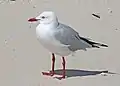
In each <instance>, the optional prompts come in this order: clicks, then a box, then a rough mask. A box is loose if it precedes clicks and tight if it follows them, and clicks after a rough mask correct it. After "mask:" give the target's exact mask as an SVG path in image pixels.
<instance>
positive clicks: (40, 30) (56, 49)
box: [28, 11, 108, 79]
mask: <svg viewBox="0 0 120 86" xmlns="http://www.w3.org/2000/svg"><path fill="white" fill-rule="evenodd" d="M28 21H29V22H38V23H39V25H38V26H37V27H36V36H37V39H38V40H39V42H40V43H41V44H42V45H43V46H44V47H45V48H47V49H48V50H49V51H50V52H51V53H52V68H51V71H49V72H42V74H43V75H48V76H53V75H55V70H54V65H55V54H56V55H59V56H61V57H62V61H63V62H62V66H63V70H62V74H61V76H60V77H58V78H59V79H64V78H65V73H66V71H65V66H66V62H65V58H64V57H65V56H68V55H70V54H72V53H73V52H75V51H77V50H84V51H86V50H87V49H88V48H100V47H108V46H107V45H106V44H102V43H98V42H94V41H91V39H88V38H85V37H82V36H80V35H79V33H78V32H77V31H75V30H74V29H73V28H72V27H70V26H68V25H65V24H62V23H60V22H59V21H58V18H57V16H56V14H55V13H54V12H52V11H44V12H42V13H41V14H40V15H39V16H37V17H34V18H30V19H28Z"/></svg>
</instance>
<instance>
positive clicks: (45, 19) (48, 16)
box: [28, 11, 58, 24]
mask: <svg viewBox="0 0 120 86" xmlns="http://www.w3.org/2000/svg"><path fill="white" fill-rule="evenodd" d="M28 21H29V22H35V21H39V22H40V24H50V23H52V22H57V21H58V20H57V17H56V15H55V13H54V12H52V11H44V12H43V13H41V14H40V15H39V16H37V17H35V18H30V19H29V20H28Z"/></svg>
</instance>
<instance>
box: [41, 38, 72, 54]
mask: <svg viewBox="0 0 120 86" xmlns="http://www.w3.org/2000/svg"><path fill="white" fill-rule="evenodd" d="M39 41H40V43H41V44H42V45H43V46H44V47H45V48H46V49H48V50H49V51H50V52H52V53H55V54H57V55H60V56H68V55H69V54H70V53H71V51H70V50H69V49H68V46H66V45H62V44H60V43H58V42H56V41H55V40H52V39H51V40H49V39H42V38H39Z"/></svg>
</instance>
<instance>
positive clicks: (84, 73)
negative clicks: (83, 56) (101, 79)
mask: <svg viewBox="0 0 120 86" xmlns="http://www.w3.org/2000/svg"><path fill="white" fill-rule="evenodd" d="M101 73H106V74H107V73H109V74H115V73H110V72H108V71H89V70H77V69H66V77H67V78H69V77H77V76H79V77H81V76H90V75H98V74H101ZM55 74H57V75H61V74H62V69H58V70H55Z"/></svg>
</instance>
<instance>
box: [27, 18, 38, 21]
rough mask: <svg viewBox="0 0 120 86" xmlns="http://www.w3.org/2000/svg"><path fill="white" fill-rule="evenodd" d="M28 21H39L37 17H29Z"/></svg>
mask: <svg viewBox="0 0 120 86" xmlns="http://www.w3.org/2000/svg"><path fill="white" fill-rule="evenodd" d="M28 21H29V22H34V21H38V19H36V18H30V19H28Z"/></svg>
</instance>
